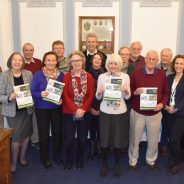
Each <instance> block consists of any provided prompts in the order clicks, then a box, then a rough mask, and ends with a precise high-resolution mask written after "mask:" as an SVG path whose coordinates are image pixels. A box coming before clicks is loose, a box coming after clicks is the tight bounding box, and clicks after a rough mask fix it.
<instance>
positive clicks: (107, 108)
mask: <svg viewBox="0 0 184 184" xmlns="http://www.w3.org/2000/svg"><path fill="white" fill-rule="evenodd" d="M113 78H116V79H121V80H122V85H123V84H126V85H127V87H128V88H129V93H128V94H125V93H124V92H122V95H121V100H120V104H119V106H117V107H116V108H114V106H113V105H109V103H108V102H107V101H105V100H104V99H103V94H100V95H98V94H97V93H96V98H97V99H98V100H101V99H102V102H101V104H100V110H101V111H102V112H104V113H106V114H122V113H125V112H126V111H127V107H126V104H125V100H124V99H129V98H130V96H131V93H130V78H129V76H128V74H126V73H122V72H121V74H120V76H118V77H114V76H112V75H110V74H109V72H106V73H104V74H101V75H100V76H99V78H98V84H97V91H98V89H99V88H100V87H101V86H103V87H104V89H105V83H111V79H113Z"/></svg>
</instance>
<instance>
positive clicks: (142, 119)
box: [129, 50, 169, 172]
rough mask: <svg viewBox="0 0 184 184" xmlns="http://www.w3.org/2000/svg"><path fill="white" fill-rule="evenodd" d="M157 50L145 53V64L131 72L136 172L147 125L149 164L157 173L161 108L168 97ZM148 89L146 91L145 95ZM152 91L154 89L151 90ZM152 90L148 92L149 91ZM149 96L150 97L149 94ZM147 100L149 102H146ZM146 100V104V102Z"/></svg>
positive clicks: (131, 155) (132, 167)
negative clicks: (140, 146) (158, 64)
mask: <svg viewBox="0 0 184 184" xmlns="http://www.w3.org/2000/svg"><path fill="white" fill-rule="evenodd" d="M158 61H159V56H158V53H157V52H156V51H154V50H150V51H148V52H147V54H146V58H145V67H143V68H140V69H138V70H136V71H135V72H134V73H133V74H132V75H131V78H130V79H131V92H132V109H131V112H130V143H129V165H130V166H129V170H130V171H135V170H136V168H137V162H138V158H139V143H140V141H141V138H142V135H143V132H144V128H145V127H146V131H147V143H148V144H147V151H146V163H147V166H148V168H150V169H151V170H153V171H155V172H158V171H159V167H158V166H157V165H156V163H155V162H156V159H157V156H158V139H159V133H160V127H161V118H162V114H161V110H162V109H163V107H165V105H166V103H167V100H168V93H169V89H168V83H167V78H166V75H165V74H164V72H163V71H161V70H160V69H158V68H156V65H157V63H158ZM145 91H146V92H147V94H144V93H145ZM151 91H152V92H151ZM150 92H151V93H152V94H150V95H149V93H150ZM146 95H147V96H146ZM146 99H147V101H146ZM150 101H151V103H153V105H152V104H149V103H150ZM143 102H146V103H145V104H146V105H143V106H142V104H143Z"/></svg>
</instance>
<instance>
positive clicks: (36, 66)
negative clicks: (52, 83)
mask: <svg viewBox="0 0 184 184" xmlns="http://www.w3.org/2000/svg"><path fill="white" fill-rule="evenodd" d="M33 60H34V63H33V62H31V63H25V66H24V69H26V70H29V71H31V72H32V74H33V75H34V74H35V73H36V72H37V71H38V70H40V69H41V68H42V63H41V60H39V59H36V58H33Z"/></svg>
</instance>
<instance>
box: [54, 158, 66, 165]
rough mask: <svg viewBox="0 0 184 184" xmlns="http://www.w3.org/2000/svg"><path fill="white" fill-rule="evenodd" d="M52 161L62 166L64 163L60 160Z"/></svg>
mask: <svg viewBox="0 0 184 184" xmlns="http://www.w3.org/2000/svg"><path fill="white" fill-rule="evenodd" d="M54 161H55V162H56V163H57V164H58V165H62V164H64V161H63V160H62V159H61V158H54Z"/></svg>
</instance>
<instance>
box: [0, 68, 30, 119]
mask: <svg viewBox="0 0 184 184" xmlns="http://www.w3.org/2000/svg"><path fill="white" fill-rule="evenodd" d="M21 73H22V78H23V81H24V84H26V83H28V84H30V85H31V83H32V79H33V75H32V73H31V72H30V71H28V70H24V69H22V70H21ZM14 86H15V84H14V78H13V72H12V70H11V69H8V70H6V71H4V72H2V73H1V74H0V102H2V115H3V116H7V117H15V116H16V100H13V101H12V102H8V97H9V96H10V95H11V93H13V91H14V89H13V87H14ZM30 87H31V86H30ZM33 111H34V107H29V108H27V113H28V114H32V113H33Z"/></svg>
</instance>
